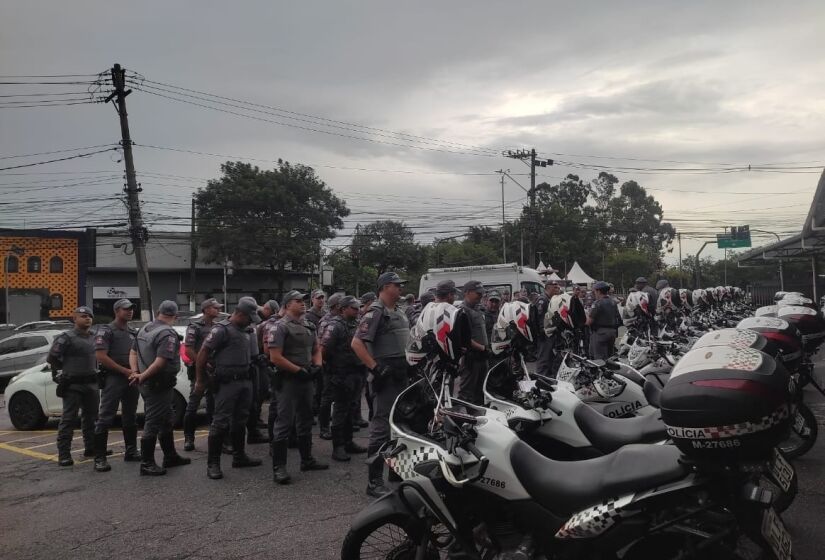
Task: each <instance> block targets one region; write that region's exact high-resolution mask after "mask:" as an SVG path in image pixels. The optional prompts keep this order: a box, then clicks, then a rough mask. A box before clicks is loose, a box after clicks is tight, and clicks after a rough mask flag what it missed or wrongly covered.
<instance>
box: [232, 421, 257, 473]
mask: <svg viewBox="0 0 825 560" xmlns="http://www.w3.org/2000/svg"><path fill="white" fill-rule="evenodd" d="M245 431H246V430H244V429H243V428H242V429H240V430H236V431H235V432H233V433H232V446H233V447H234V448H235V454H234V455H233V456H232V468H233V469H242V468H244V467H259V466H261V460H260V459H252V458H251V457H250V456H249V455H247V454H246V450H245V449H244V436H245V433H244V432H245Z"/></svg>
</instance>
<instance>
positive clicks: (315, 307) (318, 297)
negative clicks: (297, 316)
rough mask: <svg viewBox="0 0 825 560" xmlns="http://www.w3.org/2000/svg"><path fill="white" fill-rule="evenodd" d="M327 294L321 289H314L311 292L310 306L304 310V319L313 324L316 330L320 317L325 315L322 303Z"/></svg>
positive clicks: (324, 301)
mask: <svg viewBox="0 0 825 560" xmlns="http://www.w3.org/2000/svg"><path fill="white" fill-rule="evenodd" d="M326 299H327V294H326V293H324V291H323V290H315V291H314V292H312V301H311V303H312V307H310V308H309V309H308V310H307V312H306V316H305V318H306V320H307V321H309V322H310V323H312V324H313V325H315V328H316V331H317V328H318V325H319V324H320V322H321V319H323V318H324V315H326V311H325V310H324V304H326Z"/></svg>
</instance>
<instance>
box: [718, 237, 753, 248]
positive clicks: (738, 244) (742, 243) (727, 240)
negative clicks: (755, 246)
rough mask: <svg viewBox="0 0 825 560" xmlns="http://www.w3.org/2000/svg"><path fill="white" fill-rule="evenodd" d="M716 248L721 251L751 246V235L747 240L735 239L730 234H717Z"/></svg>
mask: <svg viewBox="0 0 825 560" xmlns="http://www.w3.org/2000/svg"><path fill="white" fill-rule="evenodd" d="M716 246H717V247H718V248H720V249H741V248H743V247H750V246H751V237H750V234H749V235H748V236H747V237H746V238H740V239H734V238H733V237H731V235H730V234H722V233H718V234H716Z"/></svg>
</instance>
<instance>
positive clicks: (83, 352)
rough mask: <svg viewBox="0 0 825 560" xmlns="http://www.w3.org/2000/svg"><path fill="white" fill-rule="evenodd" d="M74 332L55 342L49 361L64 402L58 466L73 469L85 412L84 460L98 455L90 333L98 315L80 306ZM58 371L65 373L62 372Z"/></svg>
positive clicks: (59, 434)
mask: <svg viewBox="0 0 825 560" xmlns="http://www.w3.org/2000/svg"><path fill="white" fill-rule="evenodd" d="M72 317H73V319H74V328H73V329H72V330H70V331H67V332H64V333H62V334H60V335H59V336H58V337H57V338H55V339H54V342H53V343H52V347H51V349H50V350H49V356H48V357H47V358H46V361H47V362H48V364H49V365H50V366H51V368H52V379H53V380H54V381H55V383H57V396H58V397H60V398H61V399H63V414H62V416H61V417H60V424H59V425H58V427H57V459H58V460H57V464H58V465H60V466H61V467H70V466H72V465H73V464H74V461H73V460H72V437H73V436H74V422H75V420H76V419H77V414H78V411H82V416H81V427H82V429H83V444H84V448H85V450H84V452H83V456H84V457H91V456H93V455H94V444H93V440H94V430H95V421H96V420H97V409H98V406H99V404H100V402H99V397H98V387H97V375H96V373H95V372H96V368H97V359H96V358H95V341H94V336H92V333H91V332H90V329H91V327H92V321H93V320H94V313H92V310H91V308H89V307H86V306H80V307H78V308H77V309H75V310H74V313H72ZM58 370H62V371H60V372H58Z"/></svg>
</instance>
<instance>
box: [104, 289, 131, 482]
mask: <svg viewBox="0 0 825 560" xmlns="http://www.w3.org/2000/svg"><path fill="white" fill-rule="evenodd" d="M134 307H135V304H133V303H132V302H131V301H129V300H128V299H120V300H118V301H116V302H115V305H114V311H115V320H114V321H112V322H111V323H109V324H108V325H101V326H99V327H98V329H97V335H96V336H95V354H96V356H97V361H98V363H99V364H100V373H101V375H102V376H103V390H102V391H101V392H100V413H99V414H98V417H97V424H95V465H94V468H95V470H96V471H97V472H106V471H109V470H111V469H112V467H111V466H110V465H109V463H108V462H106V443H107V440H108V439H109V429H110V428H111V427H112V424H113V423H114V421H115V415H116V414H117V407H118V405H122V406H121V422H122V424H123V442H124V444H125V445H126V452H125V453H124V455H123V460H124V461H140V453H138V450H137V423H136V418H135V417H136V415H137V405H138V397H139V396H140V394H139V393H138V389H137V387H135V386H134V385H130V384H129V377H131V375H132V370H131V368H130V367H129V351H130V350H131V349H132V345H133V344H134V342H135V335H136V334H137V331H136V330H135V329H132V328H130V327H129V321H131V320H132V314H133V313H134Z"/></svg>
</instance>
